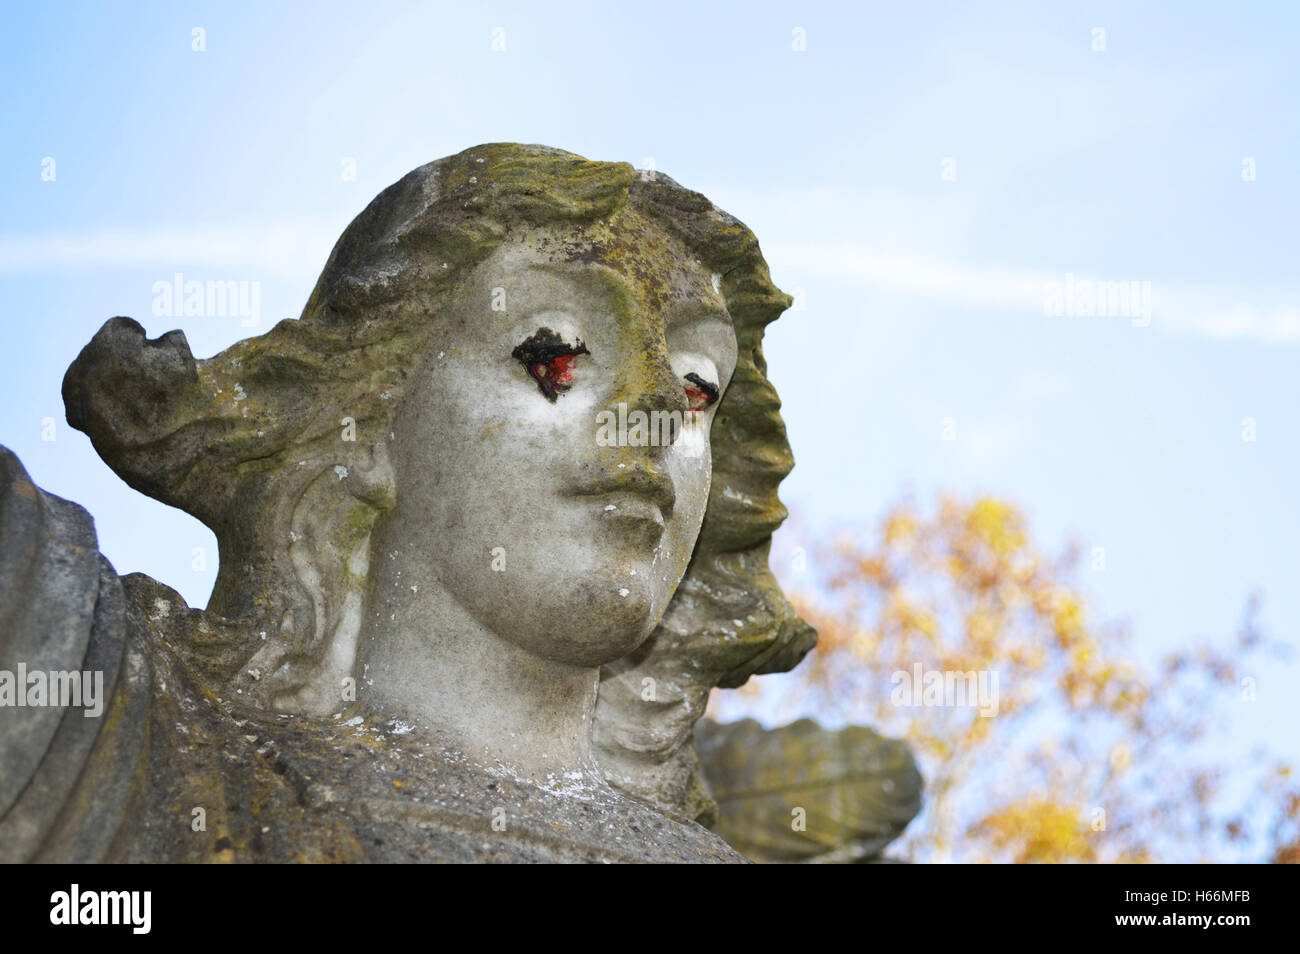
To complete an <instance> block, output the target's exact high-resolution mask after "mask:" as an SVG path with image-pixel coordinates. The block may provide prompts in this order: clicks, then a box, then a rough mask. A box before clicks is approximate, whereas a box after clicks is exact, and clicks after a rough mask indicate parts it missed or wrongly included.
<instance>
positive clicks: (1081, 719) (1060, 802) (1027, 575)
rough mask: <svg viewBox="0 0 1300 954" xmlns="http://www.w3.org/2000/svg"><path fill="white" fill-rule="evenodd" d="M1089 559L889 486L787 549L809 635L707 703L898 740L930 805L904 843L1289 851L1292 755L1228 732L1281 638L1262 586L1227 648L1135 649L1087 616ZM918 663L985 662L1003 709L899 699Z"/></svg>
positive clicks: (926, 849) (1252, 854)
mask: <svg viewBox="0 0 1300 954" xmlns="http://www.w3.org/2000/svg"><path fill="white" fill-rule="evenodd" d="M1089 556H1090V558H1091V560H1094V561H1095V560H1096V559H1097V558H1098V557H1097V554H1095V553H1093V554H1090V555H1089ZM1081 557H1082V554H1081V553H1080V552H1079V550H1078V549H1077V548H1074V547H1067V548H1066V549H1065V551H1064V552H1063V553H1061V554H1059V555H1057V556H1054V557H1049V556H1048V555H1046V554H1044V553H1043V552H1042V551H1041V550H1040V549H1039V548H1038V547H1037V546H1036V545H1035V543H1034V542H1033V540H1032V539H1031V537H1030V534H1029V530H1028V528H1027V526H1026V521H1025V519H1024V517H1023V515H1022V514H1021V513H1020V512H1019V511H1018V510H1017V508H1015V507H1014V506H1012V505H1010V504H1008V503H1006V502H1003V501H999V500H995V499H988V498H985V499H978V500H975V501H973V502H962V501H958V500H955V499H950V498H944V499H941V500H940V501H939V502H938V504H937V505H936V506H935V507H933V508H931V509H930V510H929V511H928V512H922V511H920V510H918V508H917V507H916V506H914V505H913V504H912V503H911V502H910V501H904V502H902V503H899V504H898V505H896V506H894V507H893V508H892V509H891V510H890V511H889V512H888V513H887V515H886V516H885V518H884V519H883V521H882V522H881V524H880V527H879V529H878V531H877V532H876V533H875V534H873V535H872V536H871V537H869V538H866V539H850V538H847V537H846V538H844V539H841V540H839V541H837V542H835V543H834V544H832V545H830V546H827V547H826V548H824V549H823V550H820V551H813V552H809V553H807V554H806V555H805V554H803V553H797V554H796V559H799V560H806V563H807V570H806V572H805V573H804V574H802V575H795V576H794V578H793V579H794V581H795V583H796V584H797V583H798V581H799V580H804V581H813V582H812V583H811V585H807V586H805V587H804V588H803V589H802V592H799V591H798V590H796V594H795V600H796V603H797V605H798V606H799V607H800V610H801V612H802V613H803V614H804V615H805V617H806V618H807V619H808V620H809V621H810V622H812V623H813V625H815V626H816V627H817V629H818V631H819V633H820V643H819V645H818V648H817V649H816V650H815V651H814V652H813V653H812V654H811V655H810V656H809V657H808V659H807V660H805V662H804V663H803V664H802V665H801V666H800V667H799V668H798V669H797V670H796V671H795V672H794V673H791V674H789V675H787V676H780V677H764V678H763V679H757V680H751V681H750V683H749V684H748V685H747V686H746V687H745V688H744V689H742V690H741V691H740V692H738V693H726V694H721V693H715V697H721V698H717V699H716V700H715V703H714V706H713V709H712V714H714V715H715V716H716V717H719V718H722V719H728V720H729V719H732V718H740V717H741V716H743V715H751V714H752V715H758V716H759V717H760V718H767V719H769V720H776V719H781V720H784V719H788V718H793V717H795V716H796V715H809V714H810V715H814V716H816V717H818V718H819V719H820V720H821V721H823V723H825V724H830V725H834V724H845V723H858V724H867V725H872V726H874V727H876V728H877V729H879V730H880V731H881V732H883V733H885V734H886V735H894V736H897V737H902V738H906V739H907V740H908V741H909V742H910V744H911V745H912V748H913V751H914V752H915V754H916V757H917V760H918V763H919V765H920V768H921V772H922V774H923V775H924V777H925V808H924V809H923V811H922V814H921V815H920V816H919V817H918V818H917V819H916V820H915V821H914V822H913V823H912V825H911V827H910V828H909V830H908V832H907V833H906V834H905V835H904V837H903V839H902V840H900V841H899V842H898V843H897V844H896V845H895V846H894V847H893V848H892V849H891V851H890V852H889V853H890V854H891V855H893V856H895V857H901V858H906V859H909V860H913V861H945V860H953V861H990V862H1149V861H1202V860H1206V861H1251V860H1257V861H1259V860H1262V861H1267V860H1276V861H1289V862H1294V861H1297V860H1300V789H1297V787H1296V784H1295V779H1294V778H1293V777H1292V775H1291V770H1290V768H1289V766H1287V765H1285V764H1281V763H1279V762H1277V761H1276V760H1273V759H1270V758H1269V757H1268V756H1267V755H1266V754H1264V753H1260V752H1242V751H1239V750H1238V749H1236V748H1234V747H1233V746H1232V745H1231V743H1230V740H1228V739H1226V738H1225V737H1224V736H1223V735H1222V729H1223V727H1224V726H1225V725H1227V724H1230V722H1231V719H1232V715H1233V712H1234V710H1236V709H1238V708H1239V707H1240V706H1244V705H1249V704H1251V702H1252V701H1253V700H1254V692H1255V681H1256V674H1257V673H1259V672H1260V671H1266V667H1267V665H1268V662H1269V660H1270V659H1276V658H1277V657H1278V655H1279V654H1281V653H1282V651H1283V650H1282V648H1281V647H1279V646H1276V645H1274V644H1272V643H1269V642H1268V641H1267V640H1265V639H1264V638H1263V637H1262V636H1261V635H1260V634H1259V633H1258V632H1257V628H1256V624H1255V609H1256V607H1255V601H1254V600H1253V599H1252V600H1251V601H1249V602H1248V604H1247V608H1246V611H1245V614H1244V618H1243V623H1242V626H1241V628H1240V632H1238V633H1237V634H1236V635H1235V637H1233V638H1231V639H1230V640H1227V641H1224V642H1223V645H1219V646H1218V648H1215V647H1214V646H1209V645H1185V646H1184V647H1183V648H1180V649H1179V650H1178V651H1176V652H1174V653H1172V654H1170V655H1167V656H1165V657H1164V658H1162V659H1159V660H1157V661H1156V662H1154V663H1153V662H1152V661H1151V660H1150V659H1147V660H1146V662H1145V665H1144V664H1141V663H1140V662H1139V661H1138V658H1137V656H1136V655H1135V653H1134V648H1133V645H1132V640H1131V638H1130V634H1129V632H1128V630H1127V629H1126V627H1125V626H1123V625H1120V624H1116V623H1111V622H1105V621H1098V620H1096V619H1094V618H1093V617H1092V614H1090V612H1089V608H1088V605H1087V601H1086V598H1085V595H1084V592H1083V590H1082V589H1081V587H1080V585H1079V583H1078V577H1079V575H1080V568H1081V563H1082V558H1081ZM1101 559H1103V560H1104V554H1103V555H1102V556H1101ZM1094 568H1095V567H1094ZM918 664H919V666H920V667H921V669H922V670H923V671H925V672H939V673H945V672H946V673H981V672H982V673H984V674H985V675H986V676H987V675H990V674H992V675H993V676H995V678H996V683H995V685H996V689H997V708H996V715H987V714H986V715H981V710H980V708H979V707H978V706H976V705H971V704H965V705H953V704H951V702H952V700H948V701H949V704H946V705H924V704H923V705H913V704H910V703H911V702H914V701H915V699H909V698H908V697H907V696H902V697H900V695H899V688H898V687H899V684H900V681H902V680H901V679H900V677H896V676H895V673H908V674H911V673H913V672H915V671H916V667H917V666H918ZM972 685H973V683H972ZM900 699H901V704H900ZM968 701H969V700H968ZM986 711H987V709H986Z"/></svg>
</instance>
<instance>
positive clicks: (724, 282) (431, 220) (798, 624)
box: [63, 144, 816, 820]
mask: <svg viewBox="0 0 1300 954" xmlns="http://www.w3.org/2000/svg"><path fill="white" fill-rule="evenodd" d="M625 205H630V206H631V207H632V208H633V209H634V210H635V211H637V212H638V213H639V214H641V215H643V216H644V217H646V218H647V219H649V220H650V221H652V222H653V223H655V224H656V225H657V226H659V227H660V228H662V229H663V230H664V231H665V232H666V233H668V234H670V235H672V236H674V237H676V238H677V239H679V240H680V241H681V242H683V243H684V244H685V246H686V247H687V248H688V249H689V250H690V251H691V252H692V254H694V255H695V256H697V257H698V258H699V260H700V261H701V262H702V263H703V264H704V265H706V266H707V267H708V268H710V269H711V270H712V271H713V272H716V273H718V274H720V275H721V276H722V279H721V291H722V295H723V297H724V299H725V301H726V305H727V310H728V311H729V312H730V314H731V318H732V321H733V324H734V327H735V334H736V340H737V344H738V351H739V358H738V363H737V367H736V371H735V374H734V376H733V378H732V381H731V383H730V385H729V386H728V388H727V391H726V393H725V394H724V396H723V400H722V401H721V403H720V405H719V407H718V410H717V412H716V416H715V418H714V421H713V425H712V431H711V444H712V450H713V482H712V489H711V492H710V496H709V501H708V506H707V509H706V512H705V516H704V522H703V527H702V529H701V532H700V536H699V540H698V543H697V545H696V548H695V552H694V554H693V556H692V559H691V562H690V565H689V566H688V568H687V570H686V574H685V577H684V578H683V580H682V582H681V584H680V586H679V587H678V589H677V591H676V593H675V595H674V597H673V600H672V602H671V604H670V605H669V608H668V610H667V611H666V613H665V614H664V617H663V620H662V621H661V623H660V625H659V626H658V627H657V629H656V630H655V632H654V633H653V634H652V635H651V637H650V638H649V639H648V640H646V642H645V643H644V644H643V645H642V646H641V647H639V648H638V649H637V650H636V651H635V652H634V653H632V654H631V655H629V656H628V657H625V658H624V659H622V660H619V661H618V662H617V663H614V664H612V665H610V666H607V667H605V668H604V670H603V671H602V674H601V685H600V693H599V697H598V702H597V711H596V720H595V725H596V728H595V743H596V746H597V751H598V753H599V756H600V758H601V762H602V766H603V768H604V769H605V772H606V774H607V776H608V777H609V778H610V780H611V781H612V782H613V783H614V784H616V785H618V786H620V787H622V788H624V789H625V790H628V791H631V792H633V793H634V794H638V795H642V796H644V797H649V798H651V799H653V800H654V801H655V802H657V803H658V804H659V805H660V807H662V808H665V809H670V810H674V811H677V812H680V813H683V814H686V815H688V816H691V817H701V818H704V819H706V820H707V817H708V815H709V811H710V800H709V799H708V796H707V794H706V793H705V792H704V791H703V789H702V788H701V786H700V784H699V781H698V777H697V773H696V771H695V761H694V754H693V752H692V751H691V749H690V745H689V742H690V735H691V728H692V726H693V725H694V723H695V721H696V719H697V718H698V717H699V715H700V714H701V712H702V711H703V708H704V705H705V703H706V701H707V697H708V693H709V691H710V690H711V689H712V688H713V687H714V686H724V687H730V686H738V685H740V684H741V683H743V682H744V681H745V680H746V679H747V678H748V677H749V676H750V675H752V674H754V673H762V672H773V671H784V670H787V669H789V668H791V667H792V666H793V665H794V664H795V663H797V662H798V661H799V659H801V658H802V657H803V655H804V654H805V653H806V652H807V651H808V650H809V649H810V648H811V647H812V645H813V643H814V642H815V640H816V636H815V634H814V633H813V631H812V630H811V628H810V627H809V626H808V625H807V624H806V623H805V622H804V621H803V620H801V619H800V618H799V617H798V616H797V615H796V614H795V612H794V611H793V609H792V608H791V607H790V605H789V603H788V602H787V601H786V599H785V597H784V596H783V595H782V593H781V591H780V589H779V587H778V586H777V584H776V581H775V580H774V578H773V577H772V575H771V573H770V570H769V568H768V546H769V543H770V538H771V533H772V531H773V530H774V529H775V528H776V527H777V526H778V525H779V524H780V523H781V521H782V520H784V519H785V516H786V511H785V508H784V507H783V506H782V505H781V503H780V501H779V500H778V499H777V493H776V491H777V485H778V484H779V483H780V481H781V480H782V478H784V477H785V475H786V474H787V473H788V472H789V470H790V468H791V467H792V466H793V460H792V458H791V454H790V448H789V444H788V442H787V440H786V435H785V428H784V425H783V424H782V421H781V418H780V415H779V408H780V402H779V400H778V399H777V396H776V392H775V390H774V389H773V388H772V385H771V384H770V383H769V382H768V380H767V376H766V364H765V362H764V360H763V355H762V350H761V341H762V336H763V328H764V326H765V325H767V323H768V322H770V321H773V320H774V319H775V318H776V317H777V316H778V315H780V313H781V312H782V311H784V310H785V309H786V308H787V307H789V304H790V298H789V296H787V295H785V294H784V293H783V292H781V291H780V290H779V289H777V288H776V286H775V285H774V284H773V283H772V281H771V278H770V277H769V274H768V268H767V264H766V263H765V262H764V260H763V257H762V254H761V253H760V251H759V247H758V242H757V240H756V239H755V237H754V235H753V233H752V232H750V230H749V229H748V228H746V227H745V226H744V225H743V224H741V223H740V222H739V221H737V220H736V219H735V218H733V217H732V216H730V215H728V214H726V213H725V212H722V211H721V210H719V209H717V208H716V207H714V205H713V204H712V203H711V202H709V201H708V200H707V199H706V198H704V196H702V195H700V194H698V193H696V192H692V191H690V190H687V189H685V188H683V187H681V186H680V185H678V184H677V183H676V182H674V181H673V180H672V179H670V178H668V177H667V176H665V175H662V174H650V175H646V174H638V173H637V172H636V171H635V170H633V169H632V167H631V166H629V165H627V164H626V163H605V162H590V161H587V160H585V159H583V158H582V157H580V156H576V155H573V154H572V153H567V152H563V151H561V150H557V149H550V148H547V147H542V146H523V145H516V144H491V145H484V146H478V147H475V148H472V149H468V150H466V151H464V152H462V153H460V154H458V155H455V156H451V157H448V158H446V159H440V160H438V161H436V162H431V163H429V164H427V165H424V166H421V167H420V168H418V169H416V170H415V171H413V172H411V173H410V174H409V175H407V176H405V177H404V178H402V179H401V180H400V181H398V182H397V183H395V184H394V185H392V186H390V187H389V188H387V189H385V190H384V191H383V192H382V193H380V194H379V196H377V197H376V198H375V199H374V201H372V202H371V203H370V205H369V206H367V207H366V209H365V210H364V211H363V212H362V213H361V214H360V215H358V216H357V217H356V219H355V220H353V222H352V223H351V225H349V226H348V228H347V230H346V231H345V232H344V233H343V235H342V236H341V237H340V238H339V240H338V243H337V244H336V245H335V247H334V250H333V252H332V253H331V255H330V257H329V261H328V262H327V263H326V265H325V268H324V271H323V272H322V273H321V276H320V278H319V279H318V281H317V283H316V286H315V289H314V290H313V292H312V294H311V298H310V299H309V300H308V302H307V305H306V307H305V308H304V309H303V312H302V315H301V317H300V318H299V319H297V320H286V321H282V322H280V323H279V324H277V325H276V326H275V327H274V328H272V329H271V330H270V331H268V332H267V333H266V334H264V335H261V336H259V337H255V338H249V339H246V340H243V341H240V342H238V343H237V344H234V345H232V346H231V347H229V348H227V349H226V350H225V351H222V352H221V353H220V354H217V355H215V356H214V357H212V358H208V359H204V360H196V359H195V358H194V356H193V355H192V354H191V352H190V349H189V345H188V343H187V342H186V340H185V336H184V334H183V333H182V332H180V331H172V332H169V333H167V334H165V335H163V336H162V337H160V338H157V339H153V340H149V339H147V338H146V337H145V333H144V329H143V328H142V327H141V326H140V325H139V324H138V323H136V322H134V321H132V320H131V319H129V318H114V319H111V320H110V321H109V322H107V323H106V324H105V325H104V327H103V328H101V329H100V331H99V332H98V333H97V334H96V336H95V337H94V339H93V340H92V341H91V342H90V344H88V345H87V346H86V347H85V349H83V351H82V352H81V354H80V355H79V356H78V357H77V359H76V360H75V361H74V362H73V364H72V366H71V367H70V368H69V369H68V373H67V375H66V376H65V378H64V382H63V396H64V402H65V405H66V407H67V417H68V422H69V423H70V424H71V425H72V426H73V427H76V428H78V429H80V430H82V431H85V432H86V433H87V434H88V435H89V436H90V438H91V440H92V442H93V443H94V446H95V449H96V451H98V453H99V455H100V456H101V457H102V458H103V459H104V460H105V461H106V462H107V463H108V465H109V466H110V467H112V468H113V470H114V471H115V472H116V473H117V474H119V475H120V476H121V477H122V478H123V479H124V480H125V481H126V482H127V483H128V484H130V485H131V486H132V487H134V488H135V489H137V490H139V491H141V492H143V493H145V494H148V495H149V496H151V497H154V498H156V499H158V500H160V501H162V502H163V503H166V504H170V505H172V506H175V507H179V508H181V509H182V510H185V511H186V512H188V513H190V514H193V515H194V516H195V517H197V518H198V519H200V520H201V521H203V522H204V523H205V524H206V525H207V526H209V527H210V528H211V529H212V530H213V532H214V533H215V534H216V536H217V539H218V543H219V547H220V557H221V562H220V570H219V573H218V577H217V582H216V587H215V589H214V590H213V593H212V598H211V600H210V602H209V604H208V607H207V610H206V612H200V611H194V613H193V616H194V623H195V625H194V627H193V630H192V638H188V639H187V640H186V641H185V644H184V645H182V646H179V647H177V648H178V649H179V651H181V652H182V653H183V654H184V655H185V656H186V658H187V661H188V662H189V663H190V664H191V665H192V666H193V667H194V668H195V669H196V670H197V671H198V672H199V673H200V675H202V676H203V677H204V678H205V679H206V680H207V681H208V682H209V684H210V685H212V686H213V688H214V689H218V690H223V689H224V690H227V691H229V690H230V689H233V688H236V687H237V688H239V689H240V690H241V691H242V693H243V698H245V699H250V700H252V701H254V702H255V703H257V704H260V705H263V706H266V707H268V708H274V709H279V710H281V711H295V712H300V713H305V714H314V715H323V714H327V713H329V712H331V711H333V710H335V709H337V708H338V699H339V691H338V685H339V683H338V678H339V677H340V676H341V675H350V674H351V669H352V665H353V659H354V656H355V649H356V639H357V620H358V619H359V618H360V612H359V609H360V606H361V602H362V601H363V599H364V597H365V592H366V587H365V581H366V577H367V573H368V566H369V556H370V534H371V529H372V527H373V526H374V523H375V521H376V519H377V518H378V517H379V516H380V515H381V514H383V513H384V512H385V511H386V510H388V509H390V508H391V507H392V505H393V503H394V502H395V493H396V488H395V486H394V483H393V475H392V470H391V467H390V466H389V465H388V461H387V456H386V451H385V447H386V444H387V438H388V435H389V427H390V424H391V420H392V417H393V414H394V411H395V410H396V408H397V406H398V404H399V403H400V400H401V397H402V394H403V392H404V390H405V388H406V386H407V384H408V383H409V381H410V380H412V377H413V375H414V373H415V372H416V371H417V370H418V367H419V365H420V364H421V362H420V361H413V360H412V356H413V355H418V356H423V355H425V354H427V352H428V349H429V348H431V347H434V346H435V344H436V342H437V341H438V340H439V336H440V334H441V333H442V331H443V328H442V322H441V321H440V316H441V315H442V313H443V311H444V309H445V308H446V307H448V304H449V302H450V301H451V300H452V297H453V296H454V294H455V292H456V290H457V288H458V286H459V285H460V284H461V283H462V282H463V281H464V280H465V278H466V277H467V276H468V274H469V273H470V272H471V271H472V270H473V268H474V267H475V266H476V265H477V264H479V263H480V262H482V261H483V260H484V259H486V258H487V257H488V256H489V255H490V254H491V253H492V251H493V250H494V249H496V248H497V247H498V246H499V245H500V244H501V243H502V242H503V241H505V240H506V239H507V238H508V237H509V236H511V235H512V234H513V233H514V232H515V231H516V230H520V229H524V230H526V229H528V228H530V227H540V226H552V225H558V226H564V225H566V224H569V225H572V226H575V227H577V226H581V225H583V224H586V223H594V222H598V221H605V220H608V219H609V218H610V217H611V216H612V215H613V214H614V213H615V212H617V211H618V210H619V209H620V208H622V207H624V206H625ZM345 419H348V420H346V421H345ZM345 427H347V428H350V429H354V430H355V437H356V439H355V441H348V440H341V439H340V437H341V434H342V433H343V430H344V428H345ZM249 669H257V670H258V672H259V675H260V676H261V678H259V679H256V680H255V679H253V678H252V677H251V676H250V675H249V674H248V670H249ZM684 673H685V674H689V675H683V674H684ZM647 677H649V678H653V679H654V680H655V685H656V691H655V693H654V697H655V698H654V699H653V700H650V701H647V700H645V699H643V698H642V695H643V686H644V685H645V679H646V678H647Z"/></svg>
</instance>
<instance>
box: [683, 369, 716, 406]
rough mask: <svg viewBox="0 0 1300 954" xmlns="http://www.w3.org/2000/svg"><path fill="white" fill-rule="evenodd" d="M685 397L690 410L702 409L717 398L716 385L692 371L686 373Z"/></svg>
mask: <svg viewBox="0 0 1300 954" xmlns="http://www.w3.org/2000/svg"><path fill="white" fill-rule="evenodd" d="M686 398H687V400H689V401H690V404H691V410H692V411H703V410H704V409H705V408H707V407H709V406H710V405H711V404H713V402H714V401H716V400H717V399H718V386H717V385H716V384H714V383H713V382H711V381H706V380H704V378H702V377H700V376H699V375H698V374H696V373H695V372H694V371H692V372H691V373H690V374H688V375H686Z"/></svg>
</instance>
